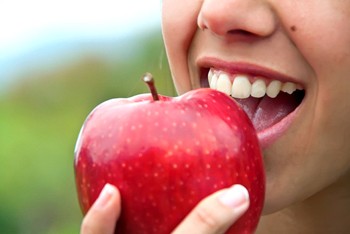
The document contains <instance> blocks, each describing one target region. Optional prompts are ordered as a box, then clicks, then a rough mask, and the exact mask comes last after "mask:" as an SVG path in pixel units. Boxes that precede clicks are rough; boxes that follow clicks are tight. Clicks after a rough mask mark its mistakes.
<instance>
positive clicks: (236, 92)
mask: <svg viewBox="0 0 350 234" xmlns="http://www.w3.org/2000/svg"><path fill="white" fill-rule="evenodd" d="M251 90H252V85H251V84H250V82H249V80H248V77H246V76H242V75H238V76H236V78H235V79H234V81H233V84H232V90H231V95H232V97H234V98H248V97H249V96H250V93H251Z"/></svg>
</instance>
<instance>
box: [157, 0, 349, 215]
mask: <svg viewBox="0 0 350 234" xmlns="http://www.w3.org/2000/svg"><path fill="white" fill-rule="evenodd" d="M217 2H218V1H215V0H204V1H183V2H182V3H179V2H178V1H177V2H176V3H175V1H172V0H164V1H163V35H164V41H165V46H166V49H167V54H168V59H169V63H170V67H171V72H172V75H173V79H174V82H175V85H176V88H177V90H178V92H179V93H180V94H181V93H184V92H186V91H188V90H190V89H194V88H200V87H211V88H214V89H218V90H220V91H222V92H225V93H227V94H228V95H231V96H232V97H233V98H234V99H235V100H237V101H238V102H239V103H240V104H241V105H242V107H243V109H245V111H246V112H247V114H248V115H249V116H250V118H251V120H252V122H253V123H254V125H255V127H256V129H257V133H258V136H259V139H260V143H261V146H262V148H263V151H264V161H265V168H266V175H267V191H266V204H265V212H266V213H271V212H274V211H276V210H279V209H283V208H284V207H287V206H289V205H291V204H293V203H295V202H299V201H302V200H305V199H307V198H308V197H310V196H313V195H315V194H317V193H319V192H320V191H322V190H323V189H325V188H326V187H328V186H330V185H331V184H333V183H335V182H336V181H337V180H338V179H339V178H341V177H342V176H345V175H347V174H349V170H350V144H349V143H348V139H350V118H349V117H348V116H349V115H350V102H349V101H347V99H348V97H347V95H348V93H349V91H350V69H349V68H350V58H349V57H350V56H349V55H350V28H349V27H348V24H347V22H349V21H350V10H348V11H347V10H344V9H350V2H345V1H340V0H335V1H334V0H332V1H331V0H329V1H328V0H327V1H323V2H322V3H319V2H318V1H316V0H312V1H308V2H307V3H305V2H304V1H303V2H301V1H300V2H297V3H295V1H292V0H290V1H289V0H287V1H283V2H282V3H281V1H264V2H262V1H243V0H241V1H240V0H235V1H233V0H231V1H229V0H228V1H224V2H222V4H218V3H217ZM225 4H226V5H225ZM235 9H239V11H237V12H236V11H235ZM180 13H181V14H180ZM320 14H321V15H320ZM305 15H307V16H308V17H305ZM256 19H259V20H256ZM320 21H322V22H320ZM332 25H338V26H337V30H334V29H333V28H334V27H333V26H332Z"/></svg>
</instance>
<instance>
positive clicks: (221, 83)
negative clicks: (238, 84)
mask: <svg viewBox="0 0 350 234" xmlns="http://www.w3.org/2000/svg"><path fill="white" fill-rule="evenodd" d="M216 89H217V90H219V91H221V92H223V93H226V94H227V95H230V94H231V81H230V77H229V76H228V75H227V74H225V73H222V74H220V75H219V78H218V81H217V83H216Z"/></svg>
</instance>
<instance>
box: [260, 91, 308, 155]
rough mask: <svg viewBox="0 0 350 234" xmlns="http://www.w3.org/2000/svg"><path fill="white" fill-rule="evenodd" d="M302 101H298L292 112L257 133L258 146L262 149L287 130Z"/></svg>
mask: <svg viewBox="0 0 350 234" xmlns="http://www.w3.org/2000/svg"><path fill="white" fill-rule="evenodd" d="M304 98H305V97H304ZM303 102H304V101H303ZM303 102H302V103H300V105H299V106H298V107H297V108H296V109H295V110H294V111H293V112H292V113H290V114H289V115H287V116H286V117H285V118H283V119H282V120H281V121H279V122H278V123H276V124H275V125H273V126H271V127H269V128H267V129H264V130H262V131H260V132H258V133H257V135H258V139H259V142H260V146H261V148H262V149H263V150H264V149H266V148H267V147H269V146H270V145H271V144H273V143H274V142H275V141H276V140H277V139H278V138H280V137H281V136H282V135H283V134H284V133H285V132H286V131H287V130H288V128H289V127H290V125H291V124H292V123H293V122H294V120H295V119H296V117H297V116H298V113H299V112H300V109H301V107H302V105H303Z"/></svg>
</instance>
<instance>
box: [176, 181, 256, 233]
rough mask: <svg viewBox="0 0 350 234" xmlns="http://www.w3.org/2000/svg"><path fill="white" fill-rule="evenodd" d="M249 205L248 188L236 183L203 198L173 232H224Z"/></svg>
mask: <svg viewBox="0 0 350 234" xmlns="http://www.w3.org/2000/svg"><path fill="white" fill-rule="evenodd" d="M248 207H249V194H248V191H247V189H246V188H245V187H243V186H242V185H234V186H232V187H230V188H228V189H224V190H220V191H218V192H216V193H214V194H212V195H211V196H209V197H207V198H205V199H204V200H202V201H201V202H200V203H199V204H198V205H197V206H196V207H195V208H194V210H193V211H192V212H191V213H190V214H189V215H188V216H187V217H186V218H185V220H184V221H183V222H182V223H181V224H180V225H179V226H178V227H177V229H176V230H175V231H174V232H173V233H174V234H180V233H192V234H195V233H198V234H209V233H211V234H213V233H224V232H225V231H226V230H227V229H228V228H229V227H230V226H231V225H232V224H233V223H234V222H235V221H236V220H237V219H238V218H239V217H240V216H241V215H242V214H243V213H244V212H245V211H246V210H247V209H248Z"/></svg>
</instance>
